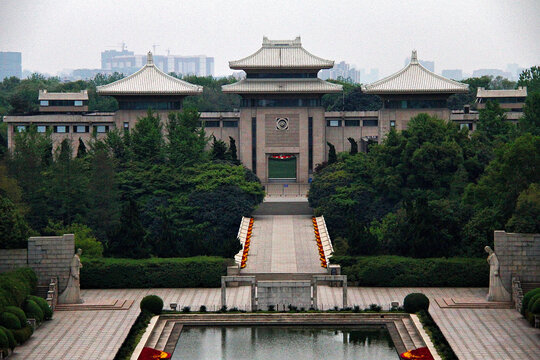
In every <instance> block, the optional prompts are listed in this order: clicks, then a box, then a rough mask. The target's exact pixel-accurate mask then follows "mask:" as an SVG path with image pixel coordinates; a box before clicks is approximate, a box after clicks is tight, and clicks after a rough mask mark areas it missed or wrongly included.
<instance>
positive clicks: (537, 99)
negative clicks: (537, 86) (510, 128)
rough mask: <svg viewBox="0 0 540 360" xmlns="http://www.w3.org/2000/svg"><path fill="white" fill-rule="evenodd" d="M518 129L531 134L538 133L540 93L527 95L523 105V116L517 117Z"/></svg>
mask: <svg viewBox="0 0 540 360" xmlns="http://www.w3.org/2000/svg"><path fill="white" fill-rule="evenodd" d="M519 129H520V130H521V131H522V132H528V133H531V134H533V135H540V93H538V92H535V93H532V94H531V95H529V96H528V97H527V100H525V106H524V107H523V117H522V118H521V119H519Z"/></svg>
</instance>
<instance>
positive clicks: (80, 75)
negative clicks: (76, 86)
mask: <svg viewBox="0 0 540 360" xmlns="http://www.w3.org/2000/svg"><path fill="white" fill-rule="evenodd" d="M99 73H103V70H101V69H75V70H73V71H72V73H71V76H69V78H70V79H71V80H88V79H93V78H94V77H95V76H96V75H97V74H99Z"/></svg>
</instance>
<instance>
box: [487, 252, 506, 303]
mask: <svg viewBox="0 0 540 360" xmlns="http://www.w3.org/2000/svg"><path fill="white" fill-rule="evenodd" d="M484 250H486V252H487V253H488V254H489V255H488V257H487V262H488V264H489V292H488V294H487V297H486V299H487V301H510V300H511V299H512V296H511V295H510V293H509V292H508V291H506V289H505V288H504V286H503V283H502V280H501V274H500V273H499V259H498V258H497V254H495V252H494V251H493V250H492V249H491V248H490V247H489V246H486V247H485V248H484Z"/></svg>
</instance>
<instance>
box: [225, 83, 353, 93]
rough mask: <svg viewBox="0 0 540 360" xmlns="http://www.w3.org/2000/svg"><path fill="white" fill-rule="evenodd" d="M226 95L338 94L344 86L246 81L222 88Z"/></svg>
mask: <svg viewBox="0 0 540 360" xmlns="http://www.w3.org/2000/svg"><path fill="white" fill-rule="evenodd" d="M221 89H222V91H223V92H224V93H234V94H243V93H267V94H268V93H322V94H327V93H336V92H341V91H343V86H341V85H338V84H333V83H330V82H328V81H324V80H321V79H244V80H240V81H239V82H236V83H234V84H230V85H223V86H222V87H221Z"/></svg>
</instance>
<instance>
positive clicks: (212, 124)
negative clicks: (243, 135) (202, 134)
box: [204, 120, 219, 128]
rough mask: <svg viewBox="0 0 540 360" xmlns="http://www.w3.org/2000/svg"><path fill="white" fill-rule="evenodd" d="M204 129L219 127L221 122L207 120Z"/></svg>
mask: <svg viewBox="0 0 540 360" xmlns="http://www.w3.org/2000/svg"><path fill="white" fill-rule="evenodd" d="M204 127H207V128H211V127H219V120H206V121H205V122H204Z"/></svg>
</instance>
